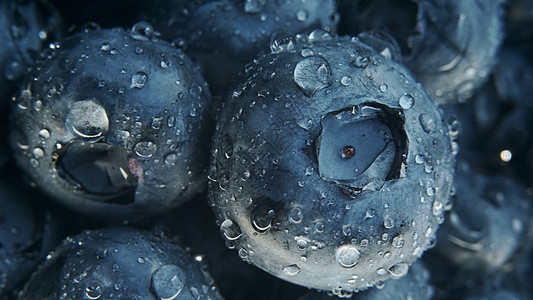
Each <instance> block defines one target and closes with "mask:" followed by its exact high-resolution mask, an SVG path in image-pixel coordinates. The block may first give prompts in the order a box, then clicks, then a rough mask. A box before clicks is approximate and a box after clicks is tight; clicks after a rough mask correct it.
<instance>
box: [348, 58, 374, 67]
mask: <svg viewBox="0 0 533 300" xmlns="http://www.w3.org/2000/svg"><path fill="white" fill-rule="evenodd" d="M369 62H370V60H369V59H368V57H366V56H362V55H358V56H357V57H356V58H355V59H354V60H353V62H352V64H353V65H354V66H356V67H358V68H362V69H364V68H366V67H367V66H368V63H369Z"/></svg>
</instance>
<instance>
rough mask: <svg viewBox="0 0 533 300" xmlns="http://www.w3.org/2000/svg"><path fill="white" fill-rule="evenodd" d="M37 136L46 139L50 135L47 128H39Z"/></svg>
mask: <svg viewBox="0 0 533 300" xmlns="http://www.w3.org/2000/svg"><path fill="white" fill-rule="evenodd" d="M39 136H40V137H42V138H43V139H47V138H49V137H50V131H48V129H41V130H39Z"/></svg>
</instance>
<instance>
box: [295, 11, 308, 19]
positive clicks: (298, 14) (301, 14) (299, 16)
mask: <svg viewBox="0 0 533 300" xmlns="http://www.w3.org/2000/svg"><path fill="white" fill-rule="evenodd" d="M307 15H308V14H307V12H306V11H305V10H303V9H299V10H298V11H297V12H296V19H297V20H298V21H300V22H305V20H307Z"/></svg>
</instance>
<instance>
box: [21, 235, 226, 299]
mask: <svg viewBox="0 0 533 300" xmlns="http://www.w3.org/2000/svg"><path fill="white" fill-rule="evenodd" d="M21 299H138V300H141V299H221V297H220V296H219V294H218V291H217V289H216V288H215V286H214V284H213V280H212V279H211V278H210V277H209V275H208V274H207V273H206V272H204V271H203V270H202V268H201V266H200V265H199V263H198V262H197V261H194V260H193V258H192V257H190V255H189V254H188V253H187V252H185V251H184V250H182V249H181V248H179V247H178V246H176V245H175V244H174V243H173V242H172V241H171V240H169V239H168V238H166V237H165V236H160V235H154V234H151V233H148V232H142V231H139V230H135V229H132V228H108V229H102V230H95V231H84V232H82V233H81V234H79V235H77V236H74V237H69V238H67V239H66V240H65V241H64V242H63V243H62V244H61V245H59V246H58V247H57V248H56V249H55V250H54V251H53V252H51V253H50V255H49V256H48V258H47V260H46V261H45V262H44V263H43V264H42V265H41V266H40V267H39V269H38V270H37V271H36V272H35V273H34V274H33V275H32V277H31V279H30V280H29V281H28V283H27V284H26V286H25V288H24V290H23V292H22V294H21Z"/></svg>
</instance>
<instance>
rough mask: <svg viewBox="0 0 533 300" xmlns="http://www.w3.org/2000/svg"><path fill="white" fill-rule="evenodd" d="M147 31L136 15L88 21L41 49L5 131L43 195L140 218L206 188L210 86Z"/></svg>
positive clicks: (95, 211)
mask: <svg viewBox="0 0 533 300" xmlns="http://www.w3.org/2000/svg"><path fill="white" fill-rule="evenodd" d="M152 37H153V29H152V27H151V26H150V25H148V24H145V23H143V22H140V23H137V24H136V25H134V26H133V27H132V29H131V31H125V30H123V29H119V28H117V29H107V30H100V29H98V28H93V29H92V30H91V28H85V30H84V31H83V32H81V33H78V34H75V35H72V36H70V37H69V38H67V39H65V40H64V41H62V42H61V43H57V44H54V45H52V46H51V47H52V48H51V49H50V50H49V51H47V52H45V53H43V58H42V60H41V61H40V63H39V64H38V65H37V66H36V67H35V68H34V71H33V72H32V74H31V76H29V77H28V80H27V81H26V82H25V84H24V89H23V90H22V91H21V92H20V93H19V94H18V96H17V97H16V100H15V101H14V103H13V104H14V105H13V109H12V114H11V118H12V125H13V126H12V127H13V130H12V135H11V139H10V140H11V146H12V148H14V149H16V150H17V151H16V152H15V157H16V159H17V161H18V163H19V165H20V166H21V167H22V168H23V169H24V170H25V171H26V172H27V173H28V175H29V176H30V177H31V179H32V180H33V181H34V182H35V184H36V185H37V186H38V187H39V188H40V189H41V190H43V191H44V192H45V193H47V194H48V195H50V197H53V198H55V199H57V200H58V201H60V202H62V203H63V204H65V205H67V206H68V207H71V208H73V209H75V210H77V211H80V212H83V213H85V214H88V215H91V216H94V217H97V218H108V219H109V218H116V217H118V218H124V217H131V218H139V217H143V216H148V215H150V214H153V213H156V212H162V211H165V210H167V209H170V208H174V207H176V206H177V205H179V204H180V203H183V202H184V201H186V200H188V199H190V198H191V197H192V196H193V195H195V194H196V193H197V192H198V191H199V190H201V189H203V187H204V183H205V175H204V168H205V165H206V163H205V160H203V159H202V158H203V157H204V156H205V155H204V156H202V154H201V153H202V151H205V150H206V146H203V144H205V139H202V137H203V136H202V130H203V129H202V123H203V115H204V111H205V110H206V108H207V104H208V102H209V90H208V88H207V85H206V83H205V81H204V80H203V79H202V76H201V75H200V74H199V73H198V71H197V69H195V67H194V66H193V64H192V62H191V61H190V60H189V59H188V58H187V56H185V54H184V53H183V52H182V51H180V50H178V49H176V48H173V47H172V46H171V45H170V44H168V43H166V42H164V41H161V40H157V39H155V38H152Z"/></svg>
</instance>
